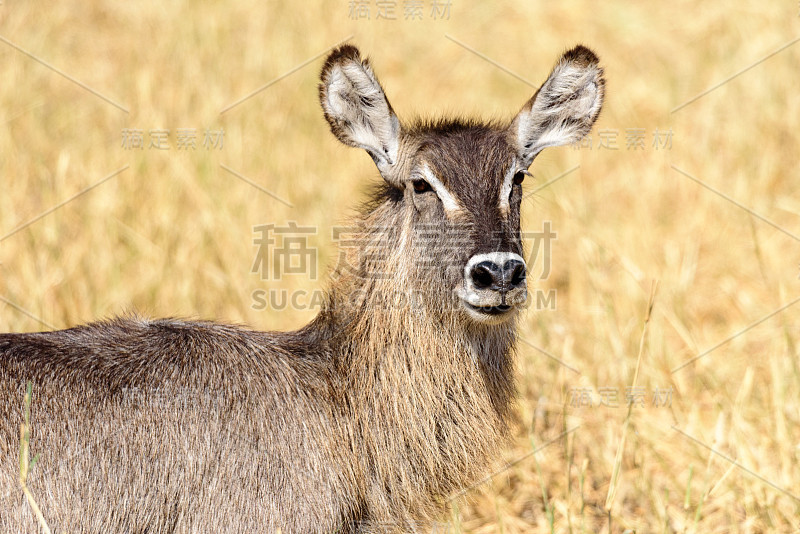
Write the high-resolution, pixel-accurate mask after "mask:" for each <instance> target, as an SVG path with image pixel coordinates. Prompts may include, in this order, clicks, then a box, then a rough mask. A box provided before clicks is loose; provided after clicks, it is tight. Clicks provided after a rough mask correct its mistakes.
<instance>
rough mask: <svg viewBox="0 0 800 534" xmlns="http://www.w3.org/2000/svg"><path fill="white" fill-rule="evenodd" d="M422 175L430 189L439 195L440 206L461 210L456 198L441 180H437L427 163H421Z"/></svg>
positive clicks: (449, 209)
mask: <svg viewBox="0 0 800 534" xmlns="http://www.w3.org/2000/svg"><path fill="white" fill-rule="evenodd" d="M421 170H422V176H423V178H424V179H425V181H426V182H428V184H430V186H431V189H433V190H434V192H435V193H436V194H437V195H438V196H439V200H441V201H442V206H444V210H445V211H459V210H461V205H460V204H459V203H458V201H457V200H456V197H454V196H453V195H452V194H451V193H450V191H448V190H447V188H446V187H445V186H444V184H443V183H442V181H441V180H439V179H438V178H437V177H436V175H435V174H433V172H432V171H431V170H430V168H428V165H427V164H423V165H422V169H421Z"/></svg>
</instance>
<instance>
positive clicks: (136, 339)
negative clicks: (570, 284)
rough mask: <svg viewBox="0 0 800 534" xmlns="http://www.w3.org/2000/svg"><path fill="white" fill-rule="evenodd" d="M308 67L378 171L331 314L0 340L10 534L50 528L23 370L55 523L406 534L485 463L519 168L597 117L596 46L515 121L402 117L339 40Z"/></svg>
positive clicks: (504, 339) (515, 248)
mask: <svg viewBox="0 0 800 534" xmlns="http://www.w3.org/2000/svg"><path fill="white" fill-rule="evenodd" d="M320 78H321V82H320V85H319V98H320V101H321V104H322V109H323V112H324V116H325V119H326V120H327V122H328V124H329V125H330V128H331V131H332V132H333V134H334V135H335V136H336V138H337V139H338V140H339V141H341V142H342V143H344V144H345V145H349V146H353V147H359V148H361V149H363V150H365V151H366V152H367V153H368V154H369V155H370V156H371V157H372V159H373V161H374V162H375V165H376V166H377V169H378V171H379V173H380V176H381V178H382V185H381V186H380V187H379V188H378V189H376V190H375V191H374V192H373V194H372V198H371V202H370V203H369V205H368V206H366V207H365V208H364V210H363V213H362V215H361V216H360V217H358V218H357V220H356V222H355V228H357V230H356V231H355V236H356V242H357V243H358V245H359V246H358V247H354V248H353V249H349V250H348V251H347V254H346V258H347V264H348V265H349V266H350V267H351V268H349V269H337V270H334V272H332V276H331V281H330V283H329V287H328V288H327V292H326V295H327V296H326V300H325V305H324V307H323V309H322V310H321V311H320V313H319V314H318V315H317V316H316V318H315V319H313V320H312V321H311V322H310V323H309V324H308V325H306V326H304V327H302V328H300V329H299V330H297V331H294V332H259V331H254V330H251V329H248V328H245V327H241V326H229V325H224V324H219V323H215V322H205V321H189V320H179V319H172V318H170V319H158V320H151V319H146V318H142V317H140V316H137V315H129V316H124V317H120V318H115V319H112V320H106V321H102V322H96V323H92V324H87V325H83V326H77V327H74V328H70V329H67V330H61V331H53V332H39V333H29V334H0V461H1V462H2V464H0V531H2V532H31V531H36V530H37V529H39V528H40V527H39V526H38V525H39V524H38V523H37V519H36V517H35V516H34V513H33V512H32V506H31V505H30V504H29V502H28V501H27V500H26V498H25V497H24V495H23V492H22V490H21V489H20V478H19V470H20V462H19V450H20V426H21V425H22V424H23V423H24V417H23V409H22V404H23V403H22V399H23V398H24V396H25V391H26V388H27V386H26V384H28V383H30V384H31V387H32V402H31V408H30V410H31V412H30V427H31V429H32V430H31V437H30V447H31V450H32V451H34V453H35V452H38V453H39V454H40V456H39V459H38V463H36V465H35V466H34V468H33V469H32V471H31V473H30V475H29V477H28V481H27V488H28V489H29V490H30V493H31V494H32V495H34V496H35V499H36V502H37V503H38V506H39V508H40V510H41V515H42V517H43V518H44V519H45V520H46V521H47V523H48V524H49V526H50V528H51V529H52V531H53V532H59V533H60V532H76V533H77V532H98V533H99V532H103V533H108V532H115V533H117V532H119V533H123V532H125V533H133V532H148V533H162V532H170V533H173V532H174V533H184V532H185V533H190V532H191V533H195V532H198V533H199V532H203V533H217V532H278V531H280V532H282V533H284V534H287V533H289V534H291V533H303V534H306V533H333V532H349V533H357V532H362V533H364V532H417V531H421V530H424V529H426V528H430V526H431V525H432V524H433V523H432V522H433V521H435V520H436V519H437V518H441V514H442V513H443V511H444V509H445V507H446V504H447V500H448V498H449V497H450V496H452V495H453V494H454V493H455V492H457V491H460V490H462V489H464V488H468V487H470V485H472V484H475V483H476V482H477V481H479V480H480V479H481V477H483V476H485V475H486V474H487V472H488V470H489V468H490V467H491V464H492V461H493V458H494V457H495V456H496V454H497V452H498V449H499V448H500V447H502V446H503V444H504V443H505V442H506V441H507V440H508V434H509V431H508V424H509V419H510V414H511V411H512V409H513V401H514V395H515V381H514V364H513V360H514V350H515V349H514V347H515V339H516V329H517V322H518V315H519V310H520V309H521V308H522V307H523V306H524V304H525V301H526V298H527V289H526V276H525V274H526V264H525V260H524V259H523V257H522V254H523V250H522V242H521V238H520V203H521V200H522V196H523V193H522V181H523V180H524V179H525V176H526V174H528V168H529V167H530V165H531V163H532V162H533V159H534V158H535V157H536V156H537V155H538V154H539V153H540V152H541V151H542V150H543V149H545V148H547V147H551V146H558V145H565V144H571V143H575V142H577V141H579V140H580V139H581V138H582V137H583V136H584V135H586V134H587V133H588V132H589V130H590V129H591V127H592V125H593V124H594V122H595V120H596V119H597V116H598V114H599V112H600V108H601V106H602V102H603V96H604V78H603V70H602V68H601V67H600V66H599V62H598V58H597V57H596V56H595V54H594V53H593V52H592V51H590V50H589V49H587V48H585V47H583V46H576V47H575V48H573V49H571V50H569V51H568V52H566V53H565V54H564V55H563V56H562V57H561V58H560V59H559V60H558V62H557V64H556V65H555V67H554V69H553V70H552V72H551V74H550V75H549V77H548V78H547V80H546V81H545V82H544V83H543V84H542V86H541V87H540V88H539V89H538V91H536V93H535V94H534V95H533V97H532V98H531V99H530V100H528V101H527V103H526V104H525V105H524V106H523V107H522V109H521V110H520V111H519V113H518V114H517V115H516V116H515V117H514V118H513V119H512V120H511V121H510V122H506V123H500V122H497V121H495V122H480V121H477V120H463V119H439V120H428V121H424V120H423V121H417V122H414V123H401V122H400V120H399V119H398V117H397V115H396V114H395V112H394V110H393V108H392V106H391V105H390V104H389V101H388V100H387V98H386V95H385V93H384V90H383V87H382V86H381V84H380V83H379V81H378V78H377V77H376V75H375V73H374V72H373V69H372V67H371V65H370V63H369V61H368V60H367V59H362V57H361V54H360V52H359V50H358V49H357V48H356V47H354V46H351V45H344V46H341V47H339V48H337V49H335V50H333V51H332V52H331V53H330V55H329V56H328V58H327V60H326V61H325V64H324V66H323V68H322V72H321V76H320ZM372 252H380V253H381V254H382V258H383V263H382V267H381V271H382V273H381V274H382V275H381V276H374V275H373V274H374V273H372V267H371V264H370V258H371V257H372V255H371V253H372ZM398 290H400V291H402V292H404V293H406V294H411V293H415V294H417V295H421V297H420V298H416V299H408V300H407V301H406V303H405V304H403V305H391V304H390V303H387V301H386V299H385V298H383V297H385V295H387V294H390V293H393V292H397V291H398ZM42 528H43V527H42Z"/></svg>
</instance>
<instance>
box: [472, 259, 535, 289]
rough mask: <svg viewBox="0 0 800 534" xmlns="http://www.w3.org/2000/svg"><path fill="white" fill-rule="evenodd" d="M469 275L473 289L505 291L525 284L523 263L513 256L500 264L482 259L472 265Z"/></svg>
mask: <svg viewBox="0 0 800 534" xmlns="http://www.w3.org/2000/svg"><path fill="white" fill-rule="evenodd" d="M469 276H470V278H471V279H472V284H473V285H474V286H475V289H489V290H491V291H499V292H500V293H506V292H508V291H511V290H512V289H515V288H517V287H519V286H521V285H524V284H525V263H524V262H522V261H519V260H516V259H513V258H512V259H509V260H506V261H505V262H504V263H503V264H502V265H499V264H498V263H496V262H494V261H490V260H484V261H482V262H479V263H477V264H475V265H474V266H473V267H472V269H471V270H470V272H469Z"/></svg>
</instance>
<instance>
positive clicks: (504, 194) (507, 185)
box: [498, 161, 530, 213]
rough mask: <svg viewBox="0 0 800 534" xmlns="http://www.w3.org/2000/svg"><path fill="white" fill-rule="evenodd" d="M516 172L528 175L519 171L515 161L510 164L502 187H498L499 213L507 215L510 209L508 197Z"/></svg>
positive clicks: (526, 172) (524, 171)
mask: <svg viewBox="0 0 800 534" xmlns="http://www.w3.org/2000/svg"><path fill="white" fill-rule="evenodd" d="M518 172H522V173H525V174H530V173H528V171H526V170H522V169H519V168H518V167H517V162H516V161H515V162H513V163H512V165H511V167H510V170H509V172H508V173H507V174H506V175H505V177H504V178H503V185H502V186H501V187H500V198H499V199H498V206H500V211H501V212H502V213H508V211H509V210H510V209H511V205H510V204H509V202H510V201H509V197H510V196H511V188H512V187H514V176H516V175H517V173H518Z"/></svg>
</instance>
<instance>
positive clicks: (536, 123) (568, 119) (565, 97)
mask: <svg viewBox="0 0 800 534" xmlns="http://www.w3.org/2000/svg"><path fill="white" fill-rule="evenodd" d="M601 79H602V70H601V69H600V68H599V67H598V66H597V65H596V64H591V65H588V66H584V65H576V64H574V63H570V62H562V63H559V64H558V65H556V67H555V68H554V69H553V72H552V73H551V74H550V77H549V78H548V79H547V81H546V82H545V83H544V84H543V85H542V87H541V89H539V92H538V93H537V95H536V97H535V99H534V100H533V102H529V104H528V105H526V106H525V108H523V110H522V111H521V112H520V113H519V115H518V116H517V118H516V119H515V123H516V132H515V134H516V137H517V143H518V146H519V147H520V151H521V153H522V154H523V155H524V157H523V160H524V161H525V162H526V163H528V162H529V161H530V160H532V159H533V157H534V156H536V154H537V153H539V152H540V151H542V150H543V149H545V148H547V147H551V146H559V145H566V144H571V143H575V142H577V141H580V139H581V138H582V137H583V136H584V135H586V134H587V133H588V131H589V129H590V128H591V126H592V124H593V123H594V121H595V119H596V118H597V115H598V114H599V113H600V108H601V107H602V105H603V91H602V88H601V87H600V81H601Z"/></svg>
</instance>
